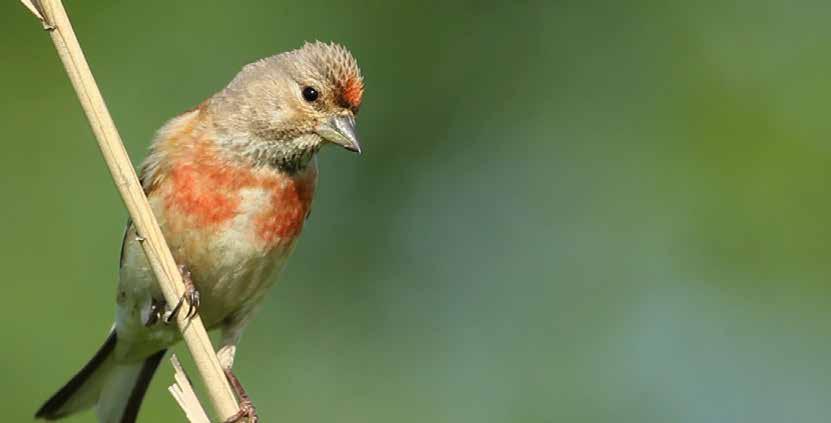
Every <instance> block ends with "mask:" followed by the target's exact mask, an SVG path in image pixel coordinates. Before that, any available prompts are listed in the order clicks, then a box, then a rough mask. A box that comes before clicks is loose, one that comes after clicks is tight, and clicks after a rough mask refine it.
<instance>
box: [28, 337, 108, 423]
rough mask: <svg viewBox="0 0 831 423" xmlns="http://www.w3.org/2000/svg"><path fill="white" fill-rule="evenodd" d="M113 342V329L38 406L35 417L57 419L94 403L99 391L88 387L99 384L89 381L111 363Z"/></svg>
mask: <svg viewBox="0 0 831 423" xmlns="http://www.w3.org/2000/svg"><path fill="white" fill-rule="evenodd" d="M115 343H116V335H115V330H112V331H110V335H109V336H108V337H107V340H106V341H104V345H102V346H101V348H99V349H98V352H96V353H95V355H94V356H93V357H92V359H91V360H90V361H89V362H88V363H87V364H86V365H85V366H84V367H83V368H81V370H80V371H79V372H78V373H77V374H75V376H73V377H72V379H70V380H69V382H67V383H66V385H64V386H63V387H62V388H61V389H59V390H58V392H56V393H55V394H54V395H52V397H51V398H49V399H48V400H47V401H46V402H45V403H44V404H43V405H42V406H41V407H40V409H39V410H38V411H37V413H35V418H39V419H46V420H57V419H60V418H61V417H66V416H68V415H69V414H72V413H74V412H76V411H80V410H83V409H86V408H89V407H92V406H93V405H95V403H96V402H97V401H98V394H99V392H98V390H96V389H90V388H94V387H96V386H98V385H99V384H98V383H91V382H93V380H92V379H95V378H96V376H98V377H99V378H100V373H102V372H100V371H99V370H102V369H104V368H106V367H109V366H110V365H111V363H109V362H111V361H112V359H111V353H112V352H113V350H115ZM96 373H98V375H96Z"/></svg>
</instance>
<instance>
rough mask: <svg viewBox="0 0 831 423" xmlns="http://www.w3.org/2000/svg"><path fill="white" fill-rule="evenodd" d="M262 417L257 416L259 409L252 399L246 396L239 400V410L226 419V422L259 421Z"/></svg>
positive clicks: (252, 422)
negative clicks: (255, 406)
mask: <svg viewBox="0 0 831 423" xmlns="http://www.w3.org/2000/svg"><path fill="white" fill-rule="evenodd" d="M259 421H260V418H259V417H258V416H257V409H256V408H254V403H253V402H251V400H250V399H248V398H245V399H243V400H241V401H240V402H239V411H237V413H236V414H234V415H233V416H231V417H229V418H228V420H225V422H224V423H243V422H245V423H257V422H259Z"/></svg>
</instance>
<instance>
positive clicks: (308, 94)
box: [303, 87, 320, 103]
mask: <svg viewBox="0 0 831 423" xmlns="http://www.w3.org/2000/svg"><path fill="white" fill-rule="evenodd" d="M319 95H320V93H318V92H317V90H316V89H314V87H305V88H303V99H305V100H306V101H308V102H310V103H311V102H313V101H315V100H317V97H318V96H319Z"/></svg>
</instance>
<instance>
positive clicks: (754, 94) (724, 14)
mask: <svg viewBox="0 0 831 423" xmlns="http://www.w3.org/2000/svg"><path fill="white" fill-rule="evenodd" d="M67 3H68V4H67V7H68V10H69V13H70V16H71V17H72V18H73V22H74V24H75V28H76V32H77V33H78V36H79V38H80V40H81V43H82V45H83V47H84V48H85V52H86V54H87V57H88V59H89V61H90V64H91V66H92V69H93V71H94V72H95V74H96V77H97V80H98V82H99V84H100V86H101V89H102V90H103V93H104V95H105V97H106V98H107V100H108V104H109V106H110V108H111V111H112V114H113V116H114V118H115V121H116V123H117V124H118V126H119V128H120V130H121V134H122V136H123V138H124V140H125V142H126V144H127V148H128V150H129V152H130V153H131V155H132V158H133V160H134V161H135V162H138V161H140V160H141V159H142V157H143V156H144V154H145V151H146V147H147V145H148V142H149V140H150V139H151V137H152V135H153V133H154V131H155V130H156V128H158V127H159V126H160V125H161V124H162V123H163V122H164V121H165V120H166V119H168V118H170V117H172V116H174V115H176V114H177V113H179V112H181V111H183V110H186V109H188V108H190V107H192V106H194V105H195V104H197V103H199V102H200V101H201V100H202V99H204V98H205V97H207V96H208V95H210V94H211V93H213V92H215V91H216V90H218V89H220V88H221V87H222V86H223V85H224V84H225V83H226V82H227V81H229V80H230V79H231V78H232V77H233V75H234V74H235V73H236V71H237V70H238V69H239V68H240V67H241V66H242V65H244V64H245V63H248V62H251V61H253V60H255V59H258V58H260V57H264V56H268V55H271V54H274V53H277V52H280V51H284V50H288V49H292V48H296V47H298V46H300V45H301V44H302V42H303V41H304V40H314V39H321V40H337V41H339V42H342V43H344V44H346V45H347V46H349V47H350V49H351V50H352V51H353V53H354V54H355V56H356V57H357V58H358V61H359V63H360V64H361V67H362V69H363V73H364V75H365V79H366V83H367V92H366V95H365V98H364V107H363V108H362V110H361V115H360V117H359V132H360V133H361V136H362V138H363V144H364V147H365V154H364V155H363V156H361V157H355V156H352V155H349V154H345V153H342V152H340V151H336V150H334V149H331V150H326V151H324V152H323V154H322V157H321V158H320V162H321V167H322V172H321V181H320V190H319V192H318V197H317V199H316V204H315V212H314V214H313V216H312V218H311V220H310V222H309V224H308V225H307V227H306V230H305V232H304V236H303V240H302V241H301V242H300V244H299V246H298V249H297V250H296V252H295V255H294V258H293V260H292V261H291V263H290V265H289V267H288V269H287V271H286V272H285V274H284V278H283V279H282V280H281V283H279V284H278V285H277V286H276V287H275V289H274V290H273V291H272V292H271V295H270V297H269V299H268V303H267V304H266V307H264V309H263V311H262V313H261V314H260V315H259V316H258V318H257V319H256V320H255V321H254V323H253V324H252V325H251V326H250V328H249V329H248V331H247V332H246V334H245V336H244V337H243V340H242V345H241V347H240V350H239V353H238V356H237V357H238V358H237V366H236V368H237V371H238V374H239V376H240V378H241V379H242V381H243V382H244V383H245V384H246V385H247V387H248V389H249V391H250V392H251V393H252V394H253V398H254V401H255V403H256V405H257V406H258V409H259V411H260V416H261V417H262V418H263V420H264V421H266V422H278V421H286V422H289V421H291V422H328V421H337V422H425V421H433V422H452V423H456V422H522V423H525V422H528V423H531V422H554V421H579V422H616V423H619V422H784V421H793V422H826V421H828V420H829V419H831V333H830V332H831V331H829V322H831V304H829V302H828V301H827V299H828V297H829V294H831V288H829V284H828V278H829V274H831V261H829V252H831V249H829V246H828V245H829V244H828V242H829V239H831V226H829V224H828V219H829V216H831V199H829V189H828V182H829V178H830V177H831V171H829V166H828V164H829V153H831V147H829V130H830V129H831V124H829V122H831V121H830V120H829V118H828V106H827V103H828V99H829V98H831V82H829V81H830V80H829V74H830V72H831V56H829V54H828V41H829V39H831V26H829V25H828V22H829V21H830V20H831V3H829V2H828V1H826V0H822V1H814V2H811V1H794V2H781V1H758V0H757V1H749V0H743V1H742V0H739V1H735V2H721V1H700V2H687V1H664V2H661V1H628V2H617V1H605V2H604V1H550V2H523V1H515V2H476V1H463V0H459V1H455V2H438V1H435V2H417V1H409V2H400V3H397V4H394V3H392V2H381V1H374V2H324V1H314V0H313V1H299V0H279V1H259V2H254V1H249V2H239V3H236V2H195V1H178V2H170V1H161V0H150V1H141V2H127V1H121V2H106V1H83V2H81V1H68V2H67ZM0 23H2V29H1V30H0V31H2V38H1V39H0V72H1V73H0V75H2V78H0V91H2V93H3V94H2V96H3V99H4V100H3V101H2V102H0V116H2V118H0V125H2V128H3V129H4V136H3V141H2V143H3V147H4V149H3V153H2V154H0V198H2V200H0V201H1V202H2V206H0V233H2V239H3V241H2V242H0V266H2V269H3V270H2V274H3V276H2V283H3V286H4V287H5V291H4V292H3V298H5V300H4V301H3V306H2V309H0V316H2V321H3V322H4V324H5V331H7V332H5V336H4V337H3V339H4V341H5V345H4V347H3V352H2V355H0V371H2V377H0V410H2V411H3V420H5V421H28V420H30V419H31V415H32V414H33V412H34V411H35V409H36V408H37V406H39V405H40V403H41V401H42V400H44V399H46V398H47V396H48V395H50V394H52V392H53V391H54V390H55V389H56V388H58V387H59V386H60V385H61V384H62V383H63V382H65V380H66V379H68V377H69V376H70V375H71V374H72V373H73V372H74V371H76V370H77V369H78V368H79V367H80V366H81V365H82V364H83V363H84V362H85V361H86V359H87V358H89V357H90V356H91V354H92V353H93V352H94V351H95V349H96V348H97V347H98V345H99V343H100V342H101V341H102V340H103V337H104V334H105V332H106V331H107V329H108V328H109V326H110V322H111V320H110V319H111V316H112V314H113V305H114V304H113V303H114V301H113V300H114V290H115V277H116V264H117V257H118V251H119V248H118V247H119V242H120V240H121V234H122V229H123V224H124V221H125V218H126V213H125V211H124V209H123V207H122V205H121V203H120V200H119V198H118V196H117V194H116V191H115V189H114V188H113V186H112V183H111V182H110V179H109V176H108V174H107V172H106V170H105V167H104V165H103V162H102V160H101V158H100V156H99V153H98V151H97V147H96V145H95V142H94V140H93V138H92V135H91V132H90V130H89V128H88V126H87V123H86V120H85V118H84V116H83V114H82V113H81V109H80V107H79V105H78V102H77V100H76V99H75V95H74V93H73V91H72V90H71V88H70V85H69V83H68V81H67V79H66V76H65V75H64V71H63V69H62V67H61V66H60V64H59V61H58V59H57V57H56V55H55V52H54V49H53V47H52V45H51V42H50V40H49V38H48V37H47V36H46V34H44V32H43V31H42V30H40V28H39V26H38V24H37V23H36V22H35V21H34V19H33V18H32V17H31V16H29V14H28V12H27V11H26V10H25V9H24V8H23V7H22V6H20V5H19V4H17V2H14V1H7V2H4V3H3V5H2V6H0ZM179 351H180V352H182V349H181V348H179ZM180 355H184V356H186V355H187V354H180ZM171 380H172V374H171V370H170V367H169V365H167V364H165V365H164V366H163V368H162V370H161V372H160V373H159V374H158V375H157V377H156V378H155V380H154V382H153V385H152V386H151V390H150V393H149V395H148V397H147V400H146V402H145V406H144V408H143V410H142V414H141V416H140V420H141V421H144V422H155V421H179V420H184V419H183V417H182V415H181V414H180V412H179V411H178V409H177V408H176V406H175V404H174V402H173V400H172V399H171V398H170V397H169V395H168V394H167V392H166V391H165V387H166V386H167V385H168V384H169V383H170V382H171ZM93 420H94V419H93V414H92V413H86V414H83V415H81V416H79V417H76V418H73V419H70V421H72V422H91V421H93Z"/></svg>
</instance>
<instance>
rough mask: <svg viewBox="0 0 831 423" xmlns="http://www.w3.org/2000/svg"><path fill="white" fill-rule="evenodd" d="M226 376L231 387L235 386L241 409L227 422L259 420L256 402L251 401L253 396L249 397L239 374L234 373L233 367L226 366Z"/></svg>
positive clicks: (250, 422) (236, 422)
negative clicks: (238, 376) (255, 406)
mask: <svg viewBox="0 0 831 423" xmlns="http://www.w3.org/2000/svg"><path fill="white" fill-rule="evenodd" d="M225 377H227V378H228V382H230V383H231V387H232V388H234V392H236V393H237V397H238V398H239V411H237V414H234V415H233V416H231V417H230V418H229V419H228V420H225V423H238V422H248V423H257V422H259V421H260V418H259V417H258V416H257V409H256V408H254V403H253V402H251V397H249V396H248V394H247V393H246V392H245V388H243V387H242V384H241V383H240V382H239V379H237V376H236V375H234V372H233V371H232V370H231V369H228V368H226V369H225Z"/></svg>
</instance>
